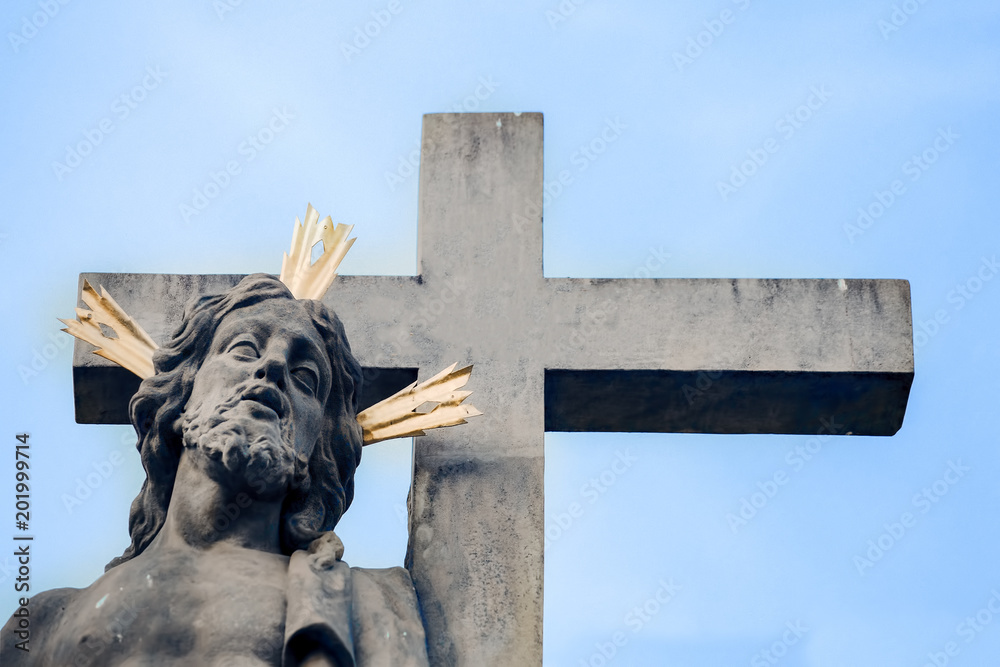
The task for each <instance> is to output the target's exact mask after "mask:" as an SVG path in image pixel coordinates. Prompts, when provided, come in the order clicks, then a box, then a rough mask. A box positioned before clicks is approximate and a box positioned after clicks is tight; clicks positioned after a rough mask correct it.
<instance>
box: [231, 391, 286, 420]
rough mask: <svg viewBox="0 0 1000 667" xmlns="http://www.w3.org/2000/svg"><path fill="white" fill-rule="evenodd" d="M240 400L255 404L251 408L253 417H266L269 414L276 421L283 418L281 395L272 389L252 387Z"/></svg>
mask: <svg viewBox="0 0 1000 667" xmlns="http://www.w3.org/2000/svg"><path fill="white" fill-rule="evenodd" d="M241 400H242V401H245V402H250V403H256V404H257V406H252V408H251V411H252V412H253V413H254V416H255V417H268V416H270V414H269V413H273V414H274V416H275V417H277V418H278V419H281V418H282V417H283V416H284V409H283V408H282V404H281V395H280V394H279V393H278V391H277V390H276V389H274V388H272V387H260V386H258V387H254V388H253V389H251V390H250V391H248V392H247V393H245V394H244V395H243V398H242V399H241ZM258 406H259V407H258Z"/></svg>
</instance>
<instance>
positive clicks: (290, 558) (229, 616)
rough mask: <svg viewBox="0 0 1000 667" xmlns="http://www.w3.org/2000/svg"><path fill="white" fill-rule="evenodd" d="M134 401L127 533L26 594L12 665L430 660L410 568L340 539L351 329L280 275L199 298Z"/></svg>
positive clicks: (355, 452) (352, 440) (348, 457)
mask: <svg viewBox="0 0 1000 667" xmlns="http://www.w3.org/2000/svg"><path fill="white" fill-rule="evenodd" d="M154 366H155V368H156V374H155V375H153V376H152V377H150V378H147V379H146V380H144V381H143V383H142V385H141V386H140V389H139V391H138V392H137V393H136V395H135V396H134V397H133V399H132V401H131V403H130V406H129V412H130V415H131V419H132V423H133V426H134V427H135V428H136V432H137V434H138V435H139V442H138V445H137V446H138V449H139V453H140V456H141V459H142V463H143V467H144V468H145V470H146V481H145V482H144V483H143V487H142V490H141V491H140V493H139V496H138V497H137V498H136V499H135V501H134V502H133V503H132V509H131V513H130V517H129V534H130V537H131V540H132V543H131V545H130V546H129V547H128V549H126V550H125V553H123V554H122V556H120V557H119V558H116V559H114V560H113V561H112V562H111V563H110V564H109V565H108V568H107V571H106V572H105V574H104V575H103V576H101V577H100V578H99V579H98V580H97V581H96V582H94V583H93V584H92V585H91V586H89V587H87V588H84V589H73V588H62V589H56V590H52V591H46V592H44V593H40V594H38V595H35V596H33V597H32V598H31V600H30V603H29V609H30V613H31V629H32V633H31V643H30V649H31V650H30V652H29V651H23V650H21V649H18V648H16V646H15V644H16V641H17V640H16V638H15V635H14V632H13V631H14V629H15V628H16V625H17V622H16V621H17V619H15V618H13V617H12V618H11V620H10V621H8V623H7V626H6V627H5V628H4V629H3V636H2V637H0V664H2V665H4V667H8V665H9V666H10V667H21V666H24V665H32V666H46V667H47V666H49V665H52V666H58V667H63V666H72V667H76V666H78V665H79V666H83V665H95V666H96V665H106V666H108V667H140V666H141V667H181V666H182V665H183V666H185V667H198V666H201V665H204V666H206V667H229V666H238V667H298V666H301V667H321V666H323V665H327V666H331V665H350V666H355V665H356V666H358V667H364V666H365V665H375V664H378V665H384V664H391V665H402V666H406V667H409V666H413V667H421V666H423V665H427V652H426V642H425V639H424V629H423V624H422V620H421V616H420V611H419V605H418V602H417V598H416V594H415V592H414V589H413V583H412V581H411V579H410V575H409V572H408V571H407V570H405V569H403V568H400V567H397V568H388V569H383V570H366V569H362V568H350V567H349V566H348V565H347V564H346V563H344V562H343V561H342V560H341V556H342V555H343V545H342V544H341V543H340V540H339V539H337V537H336V535H334V533H333V532H332V531H333V528H334V527H335V526H336V524H337V522H338V521H339V519H340V517H341V515H342V514H343V512H344V511H346V509H347V507H348V506H349V505H350V503H351V500H352V498H353V494H354V471H355V469H356V467H357V465H358V463H359V462H360V459H361V428H360V426H359V425H358V423H357V411H358V396H359V394H360V388H361V367H360V365H359V364H358V362H357V361H356V360H355V359H354V357H353V356H352V355H351V350H350V346H349V344H348V342H347V338H346V336H345V334H344V329H343V325H342V324H341V323H340V321H339V319H337V317H336V315H334V314H333V313H331V312H330V311H328V310H327V309H326V307H325V306H323V305H322V304H321V303H319V302H317V301H311V300H296V299H294V298H293V297H292V295H291V293H290V292H288V290H287V288H285V286H284V285H283V284H282V283H280V282H279V281H278V280H276V279H275V278H273V277H272V276H266V275H264V274H255V275H252V276H248V277H247V278H245V279H244V280H243V281H241V282H240V284H239V285H237V286H236V287H234V288H233V289H231V290H229V291H228V292H226V293H224V294H221V295H216V296H211V297H202V298H200V299H197V300H195V301H192V303H191V304H189V305H188V307H187V309H186V310H185V314H184V319H183V324H182V325H181V327H180V328H179V329H178V331H177V332H176V333H175V334H174V336H173V338H172V339H171V340H170V341H169V342H168V343H167V344H166V345H164V347H162V348H160V349H159V350H158V351H157V353H156V355H155V356H154Z"/></svg>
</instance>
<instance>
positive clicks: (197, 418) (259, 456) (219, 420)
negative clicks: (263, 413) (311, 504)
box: [181, 385, 310, 497]
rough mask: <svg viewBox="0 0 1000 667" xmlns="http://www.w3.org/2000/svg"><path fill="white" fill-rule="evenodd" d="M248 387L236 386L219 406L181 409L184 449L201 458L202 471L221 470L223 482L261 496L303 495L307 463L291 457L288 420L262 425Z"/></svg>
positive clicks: (291, 426) (291, 427) (297, 456)
mask: <svg viewBox="0 0 1000 667" xmlns="http://www.w3.org/2000/svg"><path fill="white" fill-rule="evenodd" d="M252 395H253V387H252V385H240V386H237V387H235V388H234V389H233V392H232V395H231V396H230V397H229V398H227V399H226V400H225V401H224V402H223V403H221V404H219V405H217V406H214V409H213V410H209V409H208V408H209V407H210V406H206V405H199V406H197V407H196V408H195V409H193V410H185V412H184V416H183V418H182V419H183V421H182V423H181V433H182V435H183V442H184V447H185V448H186V449H189V450H193V452H196V453H197V454H198V455H199V456H203V457H205V458H206V462H205V466H206V468H209V469H211V467H212V464H209V463H208V461H211V462H214V464H215V465H217V466H221V467H222V468H223V471H220V472H219V473H217V474H221V475H222V476H223V477H226V478H228V479H240V478H243V479H246V480H247V481H248V483H249V484H250V487H251V489H252V490H253V491H254V492H255V493H256V494H258V495H260V496H261V497H266V496H268V495H272V494H281V495H284V493H285V491H286V490H291V491H308V489H309V482H310V479H309V471H308V468H309V460H308V459H307V458H306V457H305V456H303V455H301V454H296V452H295V449H294V448H293V446H292V443H293V442H294V436H293V434H294V431H295V424H294V423H293V422H292V421H291V420H290V419H287V418H286V419H282V420H280V422H275V421H274V420H268V421H261V420H260V419H259V418H258V417H257V416H256V413H257V412H259V410H260V408H259V407H258V406H254V405H250V404H248V403H247V402H246V400H245V399H246V398H247V397H248V396H252Z"/></svg>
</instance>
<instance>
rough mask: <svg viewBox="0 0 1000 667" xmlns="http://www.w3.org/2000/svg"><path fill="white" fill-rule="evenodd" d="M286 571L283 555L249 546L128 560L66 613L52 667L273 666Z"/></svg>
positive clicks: (278, 661)
mask: <svg viewBox="0 0 1000 667" xmlns="http://www.w3.org/2000/svg"><path fill="white" fill-rule="evenodd" d="M144 555H145V554H144ZM286 574H287V558H284V557H281V556H276V555H273V554H265V553H262V552H256V551H249V550H230V551H222V552H209V553H202V554H197V555H195V554H176V553H174V554H163V555H160V556H153V557H151V558H143V557H140V558H137V559H135V560H134V561H129V562H128V563H125V564H123V565H121V566H119V567H117V568H115V569H114V570H112V571H111V572H109V573H107V574H105V575H104V577H102V578H101V579H99V580H98V581H97V582H96V583H95V584H94V585H93V586H91V587H90V588H88V589H86V590H84V591H81V592H80V594H79V595H78V596H77V597H76V599H75V600H74V601H73V603H72V604H71V607H72V609H71V608H67V609H66V613H65V614H64V616H63V622H62V623H61V625H60V628H59V632H58V635H59V637H58V640H57V641H55V642H54V645H53V646H51V648H52V649H53V651H52V652H51V653H50V654H49V655H50V656H51V658H52V660H53V663H52V664H66V665H75V664H90V665H108V666H109V667H140V666H142V667H152V666H153V665H155V666H157V667H171V666H173V665H178V666H179V665H191V666H192V667H197V666H199V665H204V666H206V667H221V666H222V665H226V666H230V665H231V666H234V667H243V666H245V667H263V666H265V665H274V666H275V667H277V666H278V665H280V664H281V651H282V645H283V640H284V627H285V607H286V601H285V580H286ZM53 639H54V640H55V639H56V638H55V637H53Z"/></svg>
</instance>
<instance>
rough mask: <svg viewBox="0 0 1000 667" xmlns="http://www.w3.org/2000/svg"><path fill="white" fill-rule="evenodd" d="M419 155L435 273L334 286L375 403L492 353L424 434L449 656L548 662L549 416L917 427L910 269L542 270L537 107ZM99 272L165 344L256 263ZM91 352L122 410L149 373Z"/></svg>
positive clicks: (710, 428) (96, 391) (115, 407)
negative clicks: (188, 304) (449, 423)
mask: <svg viewBox="0 0 1000 667" xmlns="http://www.w3.org/2000/svg"><path fill="white" fill-rule="evenodd" d="M421 150H422V152H421V164H420V203H419V218H418V230H419V233H418V259H419V262H418V267H419V272H420V274H419V275H417V276H341V277H339V278H338V279H337V281H336V283H335V284H334V286H333V287H332V288H331V289H330V290H329V292H328V293H327V296H326V298H325V300H324V301H325V303H326V304H327V305H328V306H330V307H331V308H333V309H334V310H335V311H336V312H337V313H338V314H339V315H340V317H341V318H342V319H343V321H344V324H345V326H346V328H347V334H348V337H349V339H350V342H351V346H352V347H353V349H354V352H355V355H356V356H357V357H358V359H359V360H360V361H361V362H362V364H363V365H364V366H365V372H366V379H367V390H366V393H365V396H364V401H363V402H364V403H365V405H368V404H371V403H373V402H375V401H377V400H379V399H381V398H383V397H384V396H387V395H389V394H390V393H392V392H394V391H395V390H397V389H399V388H401V387H402V386H403V385H405V384H407V383H409V382H411V381H412V380H414V379H416V377H417V374H418V372H419V374H420V377H421V378H425V377H428V376H429V375H431V374H434V373H436V372H437V371H439V370H441V369H442V368H444V367H446V366H447V365H449V364H451V363H452V362H455V361H458V362H460V364H466V363H474V364H475V371H474V373H473V375H472V380H471V382H470V384H469V386H468V388H469V389H472V390H474V391H475V394H474V396H473V400H472V401H471V402H472V403H474V404H475V405H476V406H477V407H478V408H480V409H481V410H482V411H483V412H484V413H485V416H483V417H479V418H477V419H475V420H472V421H471V422H470V423H469V424H467V425H465V426H461V427H457V428H449V429H442V430H439V431H437V432H433V433H431V434H429V435H427V436H425V437H422V438H417V439H416V440H415V442H414V450H413V452H414V453H413V479H412V487H411V490H410V493H411V498H410V519H409V536H410V537H409V545H408V548H407V554H406V565H407V566H408V567H409V568H410V570H411V572H412V575H413V580H414V583H415V586H416V588H417V592H418V594H419V596H420V601H421V606H422V612H423V614H424V618H425V623H426V626H427V638H428V644H429V652H430V658H431V663H432V664H435V665H476V666H484V665H540V664H541V661H542V572H543V567H542V559H543V542H544V535H543V532H544V516H543V504H544V503H543V497H544V496H543V493H544V491H543V464H544V446H543V441H544V433H545V431H621V432H639V431H643V432H697V433H801V434H815V433H819V432H824V433H829V432H830V428H831V425H833V424H835V425H836V426H837V428H838V429H839V430H838V431H837V432H838V433H839V434H844V435H850V434H857V435H862V434H865V435H891V434H893V433H895V432H896V431H897V430H898V429H899V427H900V425H901V424H902V420H903V414H904V411H905V408H906V401H907V397H908V395H909V389H910V384H911V382H912V379H913V345H912V325H911V317H910V297H909V284H908V283H907V282H906V281H903V280H855V279H848V280H843V279H841V280H837V279H831V280H792V279H787V280H786V279H783V280H757V279H731V280H730V279H698V280H693V279H621V280H619V279H614V280H607V279H586V278H546V277H544V275H543V272H542V214H541V208H542V207H541V202H542V196H543V173H542V116H541V114H538V113H523V114H512V113H482V114H435V115H428V116H425V117H424V126H423V144H422V149H421ZM248 268H249V269H253V270H260V269H261V268H262V267H248ZM84 278H87V279H89V280H90V282H91V283H93V284H94V285H98V284H103V285H104V286H105V287H107V288H108V290H109V291H110V292H111V294H112V295H113V296H114V297H115V299H117V301H118V302H119V303H120V304H121V305H122V307H123V308H125V310H126V311H127V312H129V313H130V314H131V315H132V316H133V317H134V318H135V319H136V320H137V321H139V322H140V323H141V324H142V325H143V326H144V327H145V328H146V330H147V331H149V333H150V334H151V335H152V337H153V338H154V340H164V339H165V337H166V336H167V334H168V333H169V332H170V331H172V329H173V327H174V326H175V324H176V322H177V321H178V320H179V317H180V313H181V310H182V307H183V304H184V302H185V301H187V300H188V299H189V298H190V297H192V296H194V295H197V294H200V293H214V292H218V291H221V290H223V289H225V288H227V287H229V286H231V285H233V284H235V283H236V282H237V281H238V280H239V278H240V276H218V275H207V276H181V275H153V274H83V275H81V281H82V280H83V279H84ZM91 349H92V348H91V347H90V346H89V345H87V344H85V343H81V342H79V341H77V343H76V349H75V352H74V359H73V364H74V368H73V371H74V381H75V396H76V411H77V421H80V422H90V423H95V422H96V423H124V422H126V421H127V420H126V413H125V406H126V405H127V401H128V398H129V396H130V395H131V393H132V392H133V391H134V389H135V387H136V386H137V385H138V381H137V380H136V379H135V378H133V377H131V376H130V374H129V373H128V372H127V371H123V370H121V369H118V368H117V367H116V366H113V365H111V364H110V363H109V362H106V361H105V360H104V359H101V358H100V357H97V356H96V355H93V354H90V353H89V351H90V350H91ZM375 446H377V445H375ZM360 565H363V563H362V564H360Z"/></svg>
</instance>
